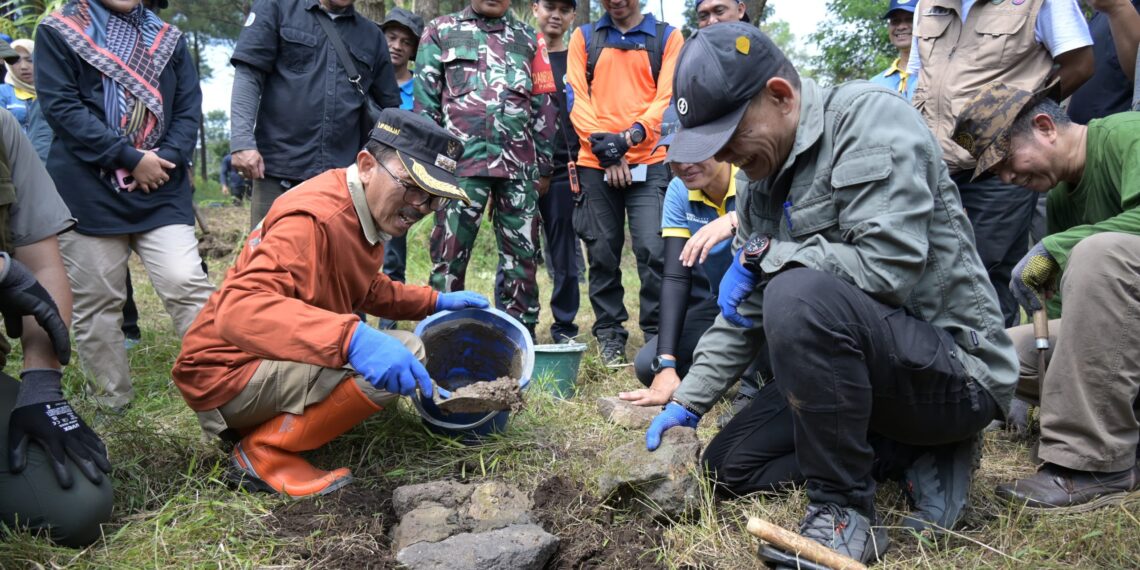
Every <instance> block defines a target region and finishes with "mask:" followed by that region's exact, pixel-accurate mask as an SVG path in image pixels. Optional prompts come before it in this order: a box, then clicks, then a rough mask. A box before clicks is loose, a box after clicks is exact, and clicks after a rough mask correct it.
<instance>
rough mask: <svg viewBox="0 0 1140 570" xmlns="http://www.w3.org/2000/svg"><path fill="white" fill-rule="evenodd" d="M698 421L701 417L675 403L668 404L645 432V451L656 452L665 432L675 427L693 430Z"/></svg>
mask: <svg viewBox="0 0 1140 570" xmlns="http://www.w3.org/2000/svg"><path fill="white" fill-rule="evenodd" d="M700 421H701V416H698V415H697V414H694V413H693V412H690V411H689V410H686V409H685V408H684V406H682V405H680V404H678V403H676V402H669V403H668V404H666V405H665V409H664V410H662V411H661V413H660V414H657V417H655V418H653V422H652V423H650V424H649V431H647V432H645V449H648V450H649V451H654V450H656V449H657V448H658V447H659V446H660V445H661V436H663V435H665V432H666V431H668V430H670V429H672V428H675V427H677V426H684V427H690V428H695V427H697V423H698V422H700Z"/></svg>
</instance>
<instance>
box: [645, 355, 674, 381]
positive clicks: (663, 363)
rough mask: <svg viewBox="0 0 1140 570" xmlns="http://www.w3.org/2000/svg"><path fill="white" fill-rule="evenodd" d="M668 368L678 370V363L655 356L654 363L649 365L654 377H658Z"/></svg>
mask: <svg viewBox="0 0 1140 570" xmlns="http://www.w3.org/2000/svg"><path fill="white" fill-rule="evenodd" d="M666 368H673V369H676V368H677V361H676V360H674V359H672V358H662V357H660V356H654V357H653V363H652V364H650V365H649V371H650V372H652V373H653V375H654V376H656V375H657V374H660V373H661V371H662V370H664V369H666Z"/></svg>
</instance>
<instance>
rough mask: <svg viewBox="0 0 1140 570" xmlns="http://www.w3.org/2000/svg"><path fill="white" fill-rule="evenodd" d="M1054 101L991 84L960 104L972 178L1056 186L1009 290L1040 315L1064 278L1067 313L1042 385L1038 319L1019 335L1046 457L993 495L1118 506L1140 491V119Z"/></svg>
mask: <svg viewBox="0 0 1140 570" xmlns="http://www.w3.org/2000/svg"><path fill="white" fill-rule="evenodd" d="M1051 96H1053V95H1052V92H1051V91H1050V90H1041V91H1039V92H1037V93H1030V92H1028V91H1024V90H1021V89H1015V88H1012V87H1008V86H1006V85H1004V84H1001V83H994V84H991V85H989V86H987V87H986V88H985V89H983V90H982V91H981V92H979V93H978V95H977V96H975V97H974V98H973V99H972V100H971V101H970V102H969V103H968V104H967V105H966V106H965V107H964V108H963V110H962V114H961V116H960V117H959V119H958V124H957V126H956V131H955V133H954V140H955V141H956V142H958V144H959V145H961V146H962V147H963V148H965V149H966V150H967V151H969V152H970V154H971V155H973V156H974V157H975V158H976V159H977V161H978V167H977V170H976V172H975V175H981V174H983V173H985V172H986V171H987V170H990V171H993V172H995V173H996V174H997V175H999V176H1000V177H1001V179H1002V180H1004V181H1005V182H1007V183H1011V182H1012V183H1016V184H1018V185H1019V186H1024V187H1026V188H1030V189H1032V190H1035V191H1037V192H1048V193H1049V194H1048V207H1047V212H1048V227H1049V235H1048V236H1047V237H1045V238H1044V239H1042V240H1041V241H1040V242H1039V243H1038V244H1037V245H1035V246H1034V247H1033V249H1031V250H1030V251H1029V253H1028V254H1027V255H1026V256H1025V257H1024V258H1023V259H1022V260H1021V262H1020V263H1018V264H1017V266H1016V268H1015V269H1014V272H1013V279H1012V280H1011V281H1010V285H1009V286H1010V289H1011V290H1012V291H1013V295H1014V297H1015V298H1017V300H1018V303H1019V304H1020V305H1021V306H1022V307H1023V308H1024V309H1025V310H1026V312H1028V313H1030V314H1032V313H1033V312H1034V311H1037V310H1039V309H1041V307H1042V303H1043V300H1042V297H1043V296H1044V297H1048V296H1050V294H1051V292H1052V291H1053V290H1054V288H1055V283H1056V281H1057V280H1058V278H1060V285H1061V300H1062V301H1063V303H1064V318H1061V319H1056V320H1052V321H1050V322H1049V332H1050V339H1049V346H1050V347H1051V348H1052V350H1051V351H1050V352H1047V353H1046V358H1047V359H1048V361H1049V365H1048V368H1047V369H1046V371H1045V378H1044V379H1043V380H1042V381H1041V382H1040V383H1039V382H1038V378H1039V376H1038V373H1039V371H1038V369H1037V349H1036V346H1035V342H1034V341H1035V339H1034V335H1033V326H1032V325H1023V326H1019V327H1014V328H1012V329H1010V330H1009V335H1010V337H1012V338H1013V342H1014V346H1015V347H1016V348H1017V351H1018V356H1019V357H1020V360H1021V380H1020V382H1019V383H1018V387H1017V395H1018V397H1019V398H1022V399H1025V400H1028V401H1030V402H1033V403H1038V402H1039V403H1040V406H1041V440H1040V447H1039V449H1038V457H1040V459H1041V460H1043V461H1045V463H1044V465H1042V466H1041V468H1040V469H1039V470H1038V471H1037V473H1036V474H1035V475H1033V476H1030V477H1027V478H1025V479H1019V480H1017V481H1014V482H1012V483H1005V484H1002V485H999V486H998V488H997V495H998V496H999V497H1001V498H1003V499H1006V500H1008V501H1010V502H1012V503H1015V504H1019V505H1020V504H1024V505H1025V506H1026V508H1028V509H1031V510H1040V511H1042V512H1053V513H1065V512H1081V511H1088V510H1092V509H1096V508H1098V507H1103V506H1107V505H1112V504H1117V503H1119V502H1121V501H1123V500H1124V499H1126V498H1128V497H1129V496H1130V494H1131V493H1134V492H1135V491H1137V490H1138V489H1140V467H1138V466H1137V465H1136V453H1137V442H1138V441H1140V432H1138V430H1137V428H1136V426H1137V420H1138V419H1140V413H1138V407H1137V395H1138V394H1140V352H1138V351H1137V350H1136V346H1137V345H1138V344H1140V330H1138V329H1137V327H1136V318H1135V315H1136V313H1137V312H1138V311H1140V292H1138V291H1137V289H1136V283H1137V281H1138V279H1140V113H1120V114H1116V115H1110V116H1108V117H1105V118H1103V119H1095V120H1092V121H1089V124H1088V126H1085V125H1081V124H1077V123H1073V122H1071V121H1070V120H1069V118H1068V116H1067V115H1066V113H1065V111H1064V110H1062V109H1061V107H1060V106H1059V105H1058V104H1057V103H1056V102H1054V101H1053V100H1051V99H1050V98H1048V97H1051ZM1062 272H1063V273H1062ZM1106 333H1107V334H1106Z"/></svg>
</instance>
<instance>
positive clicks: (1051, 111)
mask: <svg viewBox="0 0 1140 570" xmlns="http://www.w3.org/2000/svg"><path fill="white" fill-rule="evenodd" d="M1037 115H1048V116H1049V118H1050V119H1053V124H1055V125H1057V126H1058V127H1065V126H1068V125H1070V124H1072V122H1073V121H1072V119H1069V114H1068V113H1066V112H1065V110H1064V109H1062V108H1061V105H1060V104H1058V103H1057V102H1056V101H1054V100H1052V99H1048V98H1046V99H1042V100H1041V101H1040V102H1039V103H1037V104H1036V105H1034V106H1032V107H1027V108H1025V109H1022V111H1021V113H1020V114H1018V115H1017V118H1016V119H1014V120H1013V124H1012V125H1010V127H1009V138H1010V139H1013V138H1014V137H1019V136H1021V135H1024V134H1027V133H1029V132H1030V131H1032V130H1033V118H1034V117H1036V116H1037Z"/></svg>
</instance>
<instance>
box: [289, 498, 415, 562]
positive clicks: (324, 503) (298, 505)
mask: <svg viewBox="0 0 1140 570" xmlns="http://www.w3.org/2000/svg"><path fill="white" fill-rule="evenodd" d="M396 522H397V519H396V513H395V512H394V511H393V510H392V492H391V491H389V490H383V489H361V488H359V487H354V486H351V485H350V486H348V487H345V488H344V489H341V490H339V491H335V492H333V493H332V494H331V495H329V496H327V497H321V498H317V499H302V500H298V501H293V502H289V503H285V504H283V505H281V506H279V507H277V508H275V509H274V510H273V514H272V517H271V519H270V525H271V526H273V527H274V530H275V534H276V536H277V537H278V538H280V539H282V540H286V541H288V542H289V544H288V546H286V547H285V549H284V551H283V552H282V553H281V555H282V558H286V559H288V558H293V559H295V560H298V561H299V562H300V563H301V564H302V565H304V566H305V567H310V568H322V569H324V568H353V569H355V568H376V569H379V568H395V567H396V558H395V555H394V554H393V553H392V548H391V540H390V539H389V538H388V530H389V528H390V527H391V526H392V525H393V524H395V523H396Z"/></svg>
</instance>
